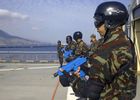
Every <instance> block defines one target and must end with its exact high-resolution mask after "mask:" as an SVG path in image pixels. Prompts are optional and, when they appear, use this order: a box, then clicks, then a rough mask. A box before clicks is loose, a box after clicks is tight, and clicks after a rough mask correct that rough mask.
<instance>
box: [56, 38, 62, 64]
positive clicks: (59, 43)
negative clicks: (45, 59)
mask: <svg viewBox="0 0 140 100" xmlns="http://www.w3.org/2000/svg"><path fill="white" fill-rule="evenodd" d="M62 48H63V45H62V44H61V41H60V40H58V42H57V56H58V58H59V63H60V66H62V65H63V52H62Z"/></svg>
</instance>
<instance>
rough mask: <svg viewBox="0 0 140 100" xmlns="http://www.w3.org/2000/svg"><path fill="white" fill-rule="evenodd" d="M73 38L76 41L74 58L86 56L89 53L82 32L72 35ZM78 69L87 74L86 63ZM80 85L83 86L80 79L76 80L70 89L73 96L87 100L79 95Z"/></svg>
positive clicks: (79, 99) (80, 99)
mask: <svg viewBox="0 0 140 100" xmlns="http://www.w3.org/2000/svg"><path fill="white" fill-rule="evenodd" d="M73 38H74V40H75V41H76V49H75V53H74V54H75V56H76V57H77V56H86V55H87V53H88V51H89V48H88V46H87V45H86V43H85V42H84V41H83V40H82V32H80V31H77V32H75V33H74V34H73ZM78 69H79V70H80V69H82V70H84V71H85V72H88V68H87V63H85V64H84V65H82V66H81V67H79V68H78ZM77 74H78V73H77V72H76V73H75V75H77ZM77 76H78V75H77ZM82 84H83V81H82V80H81V79H80V78H77V79H76V80H75V82H74V83H73V86H72V89H73V91H74V92H75V96H78V97H79V98H78V99H77V100H87V98H85V97H82V96H81V94H80V88H81V86H82Z"/></svg>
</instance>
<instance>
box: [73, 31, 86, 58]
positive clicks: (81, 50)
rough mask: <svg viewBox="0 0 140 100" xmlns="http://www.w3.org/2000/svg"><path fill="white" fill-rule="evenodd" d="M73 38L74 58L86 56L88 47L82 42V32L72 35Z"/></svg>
mask: <svg viewBox="0 0 140 100" xmlns="http://www.w3.org/2000/svg"><path fill="white" fill-rule="evenodd" d="M73 38H74V40H75V41H76V50H75V56H81V55H86V54H87V52H88V51H89V48H88V46H87V45H86V43H85V42H84V41H83V40H82V32H80V31H77V32H75V33H74V34H73Z"/></svg>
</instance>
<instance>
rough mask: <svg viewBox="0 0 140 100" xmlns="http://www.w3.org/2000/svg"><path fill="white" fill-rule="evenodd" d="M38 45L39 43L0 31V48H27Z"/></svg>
mask: <svg viewBox="0 0 140 100" xmlns="http://www.w3.org/2000/svg"><path fill="white" fill-rule="evenodd" d="M40 44H41V42H38V41H34V40H29V39H24V38H21V37H18V36H13V35H10V34H9V33H7V32H5V31H3V30H0V46H27V45H40Z"/></svg>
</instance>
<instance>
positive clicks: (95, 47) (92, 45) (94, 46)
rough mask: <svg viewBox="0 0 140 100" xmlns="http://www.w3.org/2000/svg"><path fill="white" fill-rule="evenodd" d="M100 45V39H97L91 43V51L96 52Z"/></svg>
mask: <svg viewBox="0 0 140 100" xmlns="http://www.w3.org/2000/svg"><path fill="white" fill-rule="evenodd" d="M98 45H99V42H98V41H96V43H93V42H92V43H91V45H90V51H92V52H95V51H96V49H97V47H98Z"/></svg>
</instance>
